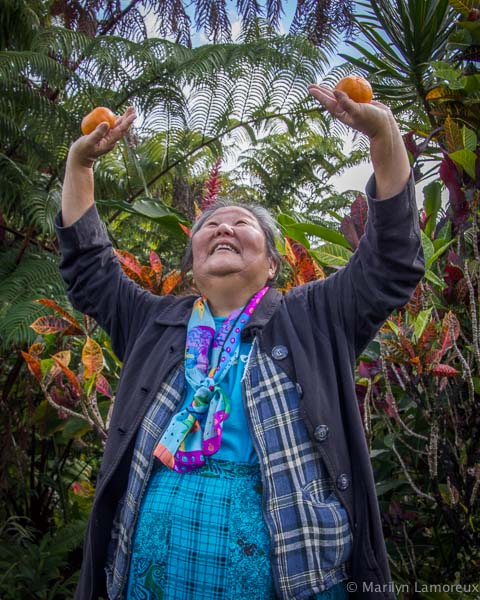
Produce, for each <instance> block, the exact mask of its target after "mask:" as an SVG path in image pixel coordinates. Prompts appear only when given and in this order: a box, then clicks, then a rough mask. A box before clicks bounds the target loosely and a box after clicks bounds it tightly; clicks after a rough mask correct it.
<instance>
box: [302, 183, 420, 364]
mask: <svg viewBox="0 0 480 600" xmlns="http://www.w3.org/2000/svg"><path fill="white" fill-rule="evenodd" d="M366 192H367V199H368V219H367V224H366V227H365V233H364V235H363V236H362V238H361V240H360V242H359V245H358V248H357V250H356V251H355V253H354V254H353V256H352V257H351V259H350V261H349V262H348V264H347V265H346V266H345V267H344V268H342V269H340V270H339V271H337V272H336V273H334V274H333V275H331V276H330V277H328V278H327V279H326V280H324V281H323V282H318V283H323V285H316V284H314V285H313V286H311V287H310V290H309V292H310V301H311V302H312V301H313V305H314V312H315V314H317V315H319V314H320V313H321V311H322V310H323V311H324V310H325V307H326V305H327V306H328V313H329V314H330V315H331V316H332V318H333V319H334V320H335V322H336V323H337V324H338V325H340V327H342V328H343V329H344V331H345V334H346V336H347V339H348V340H349V341H350V343H351V344H352V346H353V348H354V353H355V356H356V357H358V356H359V355H360V353H361V352H362V350H363V349H364V348H365V347H366V346H367V344H368V343H369V342H370V341H371V340H372V339H373V338H374V336H375V334H376V333H377V332H378V330H379V329H380V327H381V326H382V325H383V323H384V322H385V320H386V319H387V318H388V316H389V315H390V314H391V313H392V312H393V311H394V310H395V309H396V308H401V307H402V306H404V305H405V304H406V303H407V302H408V300H409V299H410V297H411V295H412V293H413V292H414V290H415V288H416V286H417V284H418V283H419V282H420V280H421V279H422V277H423V275H424V273H425V260H424V256H423V250H422V244H421V236H420V227H419V222H418V210H417V205H416V201H415V185H414V180H413V175H411V176H410V180H409V181H408V183H407V185H406V187H405V188H404V189H403V190H402V191H401V192H400V193H399V194H397V195H396V196H393V197H392V198H388V199H386V200H376V199H375V178H374V176H372V177H371V178H370V180H369V182H368V184H367V188H366Z"/></svg>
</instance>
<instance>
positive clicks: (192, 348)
mask: <svg viewBox="0 0 480 600" xmlns="http://www.w3.org/2000/svg"><path fill="white" fill-rule="evenodd" d="M267 290H268V286H266V287H264V288H263V289H261V290H260V291H259V292H257V293H256V294H255V295H254V296H253V298H252V299H251V300H250V301H249V302H248V303H247V304H246V306H245V307H244V308H240V309H237V310H234V311H233V312H232V313H231V314H229V315H228V317H227V318H226V319H225V321H224V322H223V323H222V325H221V327H220V329H219V330H218V332H217V333H215V321H214V319H213V316H212V313H211V312H210V309H209V307H208V303H207V302H206V298H204V297H202V298H198V300H196V301H195V304H194V305H193V309H192V314H191V316H190V320H189V322H188V330H187V343H186V347H185V377H186V379H187V381H188V383H189V384H190V385H191V386H192V388H193V390H194V396H193V400H192V402H191V403H190V405H189V406H188V407H187V408H185V409H183V410H181V411H180V412H178V413H177V414H176V415H174V416H173V417H172V419H171V421H170V423H169V425H168V427H167V429H166V430H165V432H164V434H163V435H162V437H161V439H160V442H159V443H158V445H157V447H156V448H155V451H154V455H155V456H156V457H157V458H158V459H159V460H160V461H161V462H162V463H164V464H165V465H166V466H167V467H169V468H170V469H173V470H175V471H180V472H187V471H191V470H193V469H198V468H199V467H201V466H202V465H203V464H205V455H211V454H215V453H216V452H218V450H219V448H220V444H221V441H222V431H223V422H224V421H225V420H226V419H228V415H229V414H230V398H229V397H228V395H227V394H226V393H225V391H224V390H223V388H222V387H221V385H220V383H221V381H222V380H223V379H224V377H225V375H226V374H227V372H228V370H229V369H230V367H231V366H232V364H233V363H234V362H235V361H236V359H237V358H238V354H239V351H240V341H241V333H242V330H243V328H244V327H245V326H246V324H247V323H248V321H249V319H250V317H251V316H252V314H253V312H254V310H255V309H256V308H257V306H258V303H259V302H260V300H261V299H262V298H263V296H264V295H265V294H266V292H267Z"/></svg>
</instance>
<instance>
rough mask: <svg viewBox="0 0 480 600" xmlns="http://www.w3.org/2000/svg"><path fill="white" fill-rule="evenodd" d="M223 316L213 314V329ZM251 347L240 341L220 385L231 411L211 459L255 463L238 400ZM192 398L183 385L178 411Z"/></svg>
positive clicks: (188, 390) (190, 391) (254, 454)
mask: <svg viewBox="0 0 480 600" xmlns="http://www.w3.org/2000/svg"><path fill="white" fill-rule="evenodd" d="M225 319H226V317H214V320H215V330H216V331H218V329H219V328H220V327H221V325H222V323H223V322H224V321H225ZM251 348H252V343H251V342H241V343H240V353H239V356H238V361H237V362H235V363H234V364H233V365H232V366H231V367H230V369H229V370H228V373H227V374H226V376H225V378H224V379H223V380H222V382H221V386H222V387H223V389H224V390H225V391H226V392H227V394H228V395H229V397H230V400H231V407H232V409H231V412H230V415H229V417H228V419H227V420H226V421H225V422H224V423H223V434H222V444H221V446H220V450H219V451H218V452H217V453H215V454H214V455H213V456H212V458H216V459H218V460H229V461H232V462H242V463H248V464H255V463H258V457H257V453H256V452H255V449H254V448H253V443H252V438H251V437H250V432H249V430H248V424H247V419H246V415H245V411H244V408H243V401H242V383H241V382H242V377H243V372H244V370H245V365H246V363H247V357H248V354H249V352H250V350H251ZM192 400H193V389H192V388H191V386H190V385H189V384H186V395H185V398H184V401H183V404H182V410H183V409H184V408H186V407H187V406H188V405H189V404H190V403H191V401H192Z"/></svg>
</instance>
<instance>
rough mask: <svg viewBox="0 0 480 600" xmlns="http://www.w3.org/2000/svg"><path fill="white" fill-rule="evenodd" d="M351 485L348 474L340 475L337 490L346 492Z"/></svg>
mask: <svg viewBox="0 0 480 600" xmlns="http://www.w3.org/2000/svg"><path fill="white" fill-rule="evenodd" d="M349 485H350V480H349V479H348V475H347V474H346V473H340V475H339V476H338V477H337V488H338V489H339V490H342V491H345V490H346V489H347V488H348V486H349Z"/></svg>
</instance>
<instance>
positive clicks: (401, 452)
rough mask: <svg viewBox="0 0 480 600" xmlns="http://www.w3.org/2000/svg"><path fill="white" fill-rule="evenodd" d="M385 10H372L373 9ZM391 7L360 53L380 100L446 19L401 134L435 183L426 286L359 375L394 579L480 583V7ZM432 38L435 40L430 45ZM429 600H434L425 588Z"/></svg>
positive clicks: (428, 193)
mask: <svg viewBox="0 0 480 600" xmlns="http://www.w3.org/2000/svg"><path fill="white" fill-rule="evenodd" d="M386 4H387V3H385V2H383V1H382V2H380V1H377V0H374V1H373V2H372V6H373V7H374V10H375V11H377V10H378V9H379V7H385V6H384V5H386ZM393 4H394V5H395V6H393V5H392V6H390V13H389V12H387V13H386V15H387V17H383V21H382V28H381V29H380V28H379V29H378V30H377V31H375V32H372V31H373V25H370V27H371V30H370V32H369V35H370V41H371V42H372V44H373V45H374V46H375V48H376V51H377V54H376V55H373V54H369V53H367V52H366V51H365V52H364V57H365V58H367V60H368V61H369V64H368V66H367V67H366V68H367V70H368V71H369V72H370V73H371V74H374V73H375V74H376V75H377V76H378V78H379V81H380V80H382V79H384V82H383V84H378V85H377V91H381V93H385V94H389V95H390V96H391V97H392V98H393V97H394V96H395V89H394V88H393V86H392V83H393V82H394V81H395V77H394V73H393V65H394V64H395V63H394V61H393V57H394V55H395V56H396V57H397V58H396V60H400V56H401V57H402V60H403V61H404V64H403V67H402V70H401V71H400V70H399V73H400V75H401V77H404V83H405V84H406V83H407V81H410V83H414V80H413V79H410V75H409V74H411V75H413V74H414V70H415V69H414V67H415V66H416V64H417V63H415V61H414V60H413V59H414V58H415V55H414V54H411V53H410V54H409V48H413V46H411V44H413V42H414V41H415V40H420V37H418V36H419V35H420V33H421V32H422V23H425V22H427V21H425V20H424V21H422V19H420V18H419V17H418V14H417V13H418V11H420V12H421V13H422V14H425V15H426V16H429V22H430V23H431V24H433V22H434V20H435V19H436V20H437V22H438V23H439V24H440V23H443V24H444V27H440V28H439V29H435V31H434V32H433V31H432V35H430V36H429V35H427V32H426V31H424V34H425V40H426V47H427V48H428V47H430V48H431V49H433V47H434V45H435V47H437V48H438V50H439V52H438V53H436V54H434V53H432V55H431V57H430V58H428V57H427V56H425V57H424V60H423V62H422V64H421V65H417V66H420V67H421V68H420V69H417V70H416V72H417V75H419V76H420V79H418V81H420V82H421V85H412V86H410V87H408V86H407V87H406V88H405V90H406V91H405V92H404V91H403V90H399V94H400V95H401V94H405V98H404V99H405V100H406V101H407V102H411V101H412V102H413V93H414V92H415V94H416V95H417V97H418V98H420V99H421V101H422V104H421V106H423V109H424V111H425V112H424V115H423V117H422V115H421V114H418V113H417V114H416V115H413V114H412V125H413V128H414V129H413V131H412V132H411V133H410V135H409V136H407V137H406V143H407V148H408V149H409V151H410V154H411V158H412V162H414V161H418V160H419V159H421V155H422V153H424V152H425V150H426V147H427V144H429V145H430V152H429V158H431V157H432V156H434V157H435V161H434V170H435V171H436V173H437V177H438V180H436V181H433V182H432V183H430V184H429V185H428V186H427V187H426V188H425V190H424V207H423V210H422V214H421V218H420V225H421V228H422V244H423V249H424V255H425V259H426V266H427V272H426V279H425V280H424V281H423V282H422V283H421V284H420V285H419V286H418V288H417V290H416V292H415V294H414V295H413V297H412V299H411V301H410V303H409V304H408V305H407V307H406V308H405V309H404V310H402V311H399V312H398V313H397V314H396V315H394V316H392V318H390V319H389V320H388V321H387V323H386V325H385V327H384V328H383V330H382V332H381V334H380V335H379V336H378V338H377V340H376V341H375V342H373V343H372V344H370V346H369V347H368V349H367V350H366V351H365V353H364V354H363V356H362V357H361V360H360V364H359V371H358V379H357V392H358V396H359V400H360V403H361V409H362V414H363V418H364V423H365V432H366V435H367V439H368V440H369V443H370V445H371V455H372V458H373V462H374V467H375V471H376V476H377V477H376V478H377V481H378V482H379V483H378V486H377V493H378V496H379V499H380V503H381V508H382V513H383V518H384V529H385V533H386V538H387V546H388V550H389V557H390V561H391V567H392V572H393V575H394V579H395V581H397V582H399V583H407V584H409V585H410V588H409V589H412V586H414V585H419V584H423V583H425V584H432V583H436V582H438V581H442V582H449V583H462V584H467V583H477V582H478V568H479V566H480V555H479V553H478V547H479V546H478V539H479V533H480V513H479V510H478V501H477V498H478V493H479V490H480V443H479V437H478V432H479V431H480V421H479V420H478V410H477V407H478V402H479V399H480V387H479V382H480V341H479V329H478V318H479V314H478V305H479V296H478V294H479V289H480V280H479V269H478V265H479V264H480V251H479V247H478V243H479V236H478V210H479V198H480V196H479V193H480V192H479V188H480V177H479V175H480V159H479V156H480V150H479V144H478V137H477V131H478V126H479V121H478V102H479V90H480V86H479V85H478V81H479V79H478V78H479V70H478V67H477V64H476V63H477V62H478V56H479V54H478V40H479V39H480V38H479V33H480V21H479V20H478V17H479V16H480V11H478V8H477V6H478V3H477V2H476V1H475V0H472V1H470V0H468V1H466V2H457V1H455V0H452V2H451V5H452V6H451V7H447V6H446V2H431V1H430V0H428V1H427V2H424V3H407V2H404V1H403V0H396V1H395V3H393ZM410 4H411V6H410V9H411V11H410V12H408V11H407V8H408V7H409V5H410ZM413 4H416V7H415V6H413ZM385 8H387V7H385ZM438 8H440V9H441V10H440V11H439V12H438V13H437V14H434V13H433V12H431V11H433V9H438ZM415 9H416V10H415ZM454 9H460V13H461V14H460V15H458V13H456V12H455V11H454ZM394 12H395V13H396V15H397V16H396V22H394V20H393V13H394ZM452 14H454V15H456V17H457V19H458V22H457V23H456V22H455V18H452ZM447 16H449V19H450V23H447V22H445V21H444V18H446V17H447ZM472 17H474V20H472ZM438 19H440V21H438ZM367 29H368V28H367ZM417 29H418V31H417ZM437 33H438V34H439V39H438V41H437V40H433V36H434V35H437ZM446 33H449V34H450V37H448V38H447V39H445V34H446ZM414 34H415V35H414ZM386 40H388V43H387V41H386ZM422 41H423V38H422ZM418 43H419V44H420V42H418ZM409 44H410V45H409ZM437 44H438V45H437ZM387 45H388V48H387ZM442 48H443V50H442ZM397 52H400V54H396V53H397ZM432 59H433V60H432ZM397 66H399V64H398V65H397ZM387 67H388V68H387ZM388 69H390V71H389V70H388ZM402 73H403V75H402ZM407 76H408V77H407ZM405 77H407V78H405ZM400 80H401V79H398V78H397V79H396V81H398V82H399V81H400ZM382 85H383V87H382ZM389 86H390V91H388V87H389ZM399 99H401V97H400V96H399ZM405 108H408V104H405ZM421 121H423V122H424V123H425V124H426V123H427V122H430V128H431V131H430V132H429V131H428V128H427V127H425V128H424V129H423V131H419V130H418V127H417V125H418V123H419V122H421ZM418 135H420V136H421V138H422V142H421V143H420V144H417V142H416V141H415V137H416V136H418ZM442 184H443V186H444V187H445V188H446V191H447V192H448V202H447V205H446V206H442V199H441V192H442V187H443V186H442ZM416 589H417V588H416ZM427 589H428V588H427ZM422 595H423V596H424V597H427V598H429V597H431V595H430V596H429V594H428V591H426V592H425V593H423V594H422ZM467 597H468V596H467Z"/></svg>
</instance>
